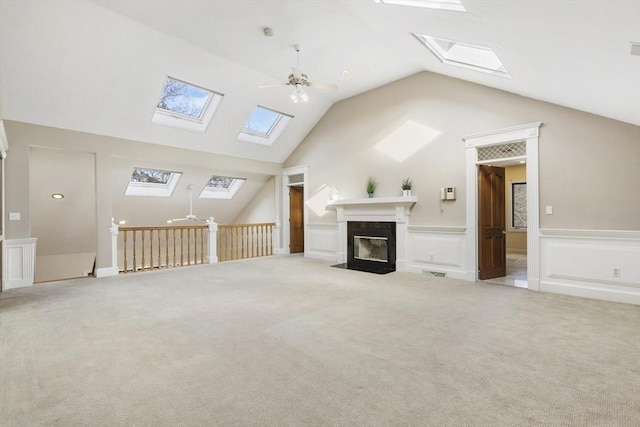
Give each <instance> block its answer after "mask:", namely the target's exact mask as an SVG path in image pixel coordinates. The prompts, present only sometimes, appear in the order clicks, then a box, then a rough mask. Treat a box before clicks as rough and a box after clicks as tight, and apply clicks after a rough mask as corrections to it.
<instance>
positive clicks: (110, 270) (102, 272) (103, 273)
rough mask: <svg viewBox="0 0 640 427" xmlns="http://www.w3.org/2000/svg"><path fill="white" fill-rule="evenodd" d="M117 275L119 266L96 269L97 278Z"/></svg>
mask: <svg viewBox="0 0 640 427" xmlns="http://www.w3.org/2000/svg"><path fill="white" fill-rule="evenodd" d="M117 275H118V267H105V268H97V269H96V277H97V278H102V277H109V276H117Z"/></svg>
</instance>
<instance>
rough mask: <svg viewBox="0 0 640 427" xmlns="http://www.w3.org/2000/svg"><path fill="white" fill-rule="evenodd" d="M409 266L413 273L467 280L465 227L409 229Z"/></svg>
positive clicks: (417, 227)
mask: <svg viewBox="0 0 640 427" xmlns="http://www.w3.org/2000/svg"><path fill="white" fill-rule="evenodd" d="M407 244H408V248H407V265H406V268H405V271H408V272H411V273H435V274H445V275H446V276H447V277H451V278H456V279H466V267H465V265H464V260H465V227H430V226H409V227H408V243H407Z"/></svg>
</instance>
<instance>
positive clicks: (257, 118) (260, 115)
mask: <svg viewBox="0 0 640 427" xmlns="http://www.w3.org/2000/svg"><path fill="white" fill-rule="evenodd" d="M292 118H293V116H290V115H288V114H284V113H281V112H279V111H275V110H271V109H269V108H266V107H261V106H260V105H258V106H257V107H256V108H254V109H253V112H252V113H251V116H250V117H249V119H248V120H247V122H246V123H245V124H244V126H243V127H242V131H240V134H239V135H238V139H239V140H240V141H245V142H252V143H254V144H262V145H268V146H272V145H273V144H274V143H275V142H276V140H277V139H278V138H279V137H280V135H281V134H282V132H284V130H285V128H286V127H287V125H288V124H289V122H290V121H291V119H292Z"/></svg>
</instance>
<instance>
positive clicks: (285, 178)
mask: <svg viewBox="0 0 640 427" xmlns="http://www.w3.org/2000/svg"><path fill="white" fill-rule="evenodd" d="M308 187H309V167H308V166H306V165H304V166H293V167H290V168H286V169H283V170H282V193H280V194H281V195H282V246H281V248H280V250H279V251H275V250H274V252H276V253H280V254H289V253H294V252H293V250H299V253H306V250H307V248H306V246H307V244H308V241H309V240H308V239H307V227H306V225H307V224H306V223H307V221H308V219H309V207H308V205H307V203H306V200H308V199H309V194H308V191H307V189H308ZM292 188H296V189H297V190H300V191H299V192H298V191H297V190H293V191H294V192H295V193H294V194H295V196H294V197H297V199H296V202H295V203H299V206H300V209H299V210H297V211H296V213H295V214H296V215H298V213H297V212H298V211H299V215H300V216H299V217H298V218H296V221H295V222H296V228H295V230H293V232H294V233H299V236H298V237H297V239H298V240H297V241H296V242H293V239H292V223H293V222H294V221H292V218H291V214H292V208H291V191H290V190H291V189H292ZM287 224H289V225H287Z"/></svg>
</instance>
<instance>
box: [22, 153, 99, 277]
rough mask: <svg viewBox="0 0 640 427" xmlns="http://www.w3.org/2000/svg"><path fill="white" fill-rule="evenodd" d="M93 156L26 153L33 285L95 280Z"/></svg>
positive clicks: (95, 210) (95, 228)
mask: <svg viewBox="0 0 640 427" xmlns="http://www.w3.org/2000/svg"><path fill="white" fill-rule="evenodd" d="M95 163H96V159H95V153H89V152H81V151H67V150H62V149H56V148H45V147H31V148H30V152H29V195H30V197H29V201H30V206H31V235H32V237H35V238H37V239H38V243H37V245H36V253H35V255H36V262H35V283H44V282H51V281H57V280H65V279H73V278H78V277H87V276H94V270H95V261H96V248H97V246H98V243H97V232H96V230H97V227H96V216H97V209H96V185H95V182H96V181H95V173H96V172H95Z"/></svg>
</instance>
